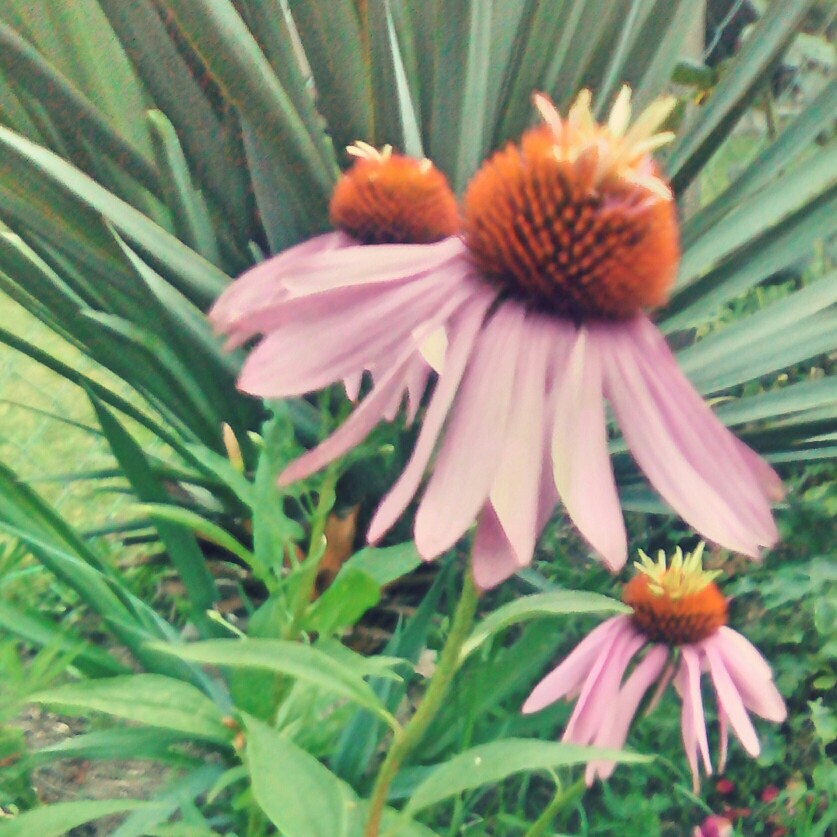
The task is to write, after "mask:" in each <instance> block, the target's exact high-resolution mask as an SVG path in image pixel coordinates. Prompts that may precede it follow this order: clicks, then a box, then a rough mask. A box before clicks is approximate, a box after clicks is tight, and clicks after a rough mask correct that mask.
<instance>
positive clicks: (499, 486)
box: [490, 318, 554, 568]
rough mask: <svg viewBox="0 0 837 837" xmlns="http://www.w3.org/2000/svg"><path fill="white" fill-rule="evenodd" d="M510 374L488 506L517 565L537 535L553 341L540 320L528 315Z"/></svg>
mask: <svg viewBox="0 0 837 837" xmlns="http://www.w3.org/2000/svg"><path fill="white" fill-rule="evenodd" d="M524 327H525V328H526V330H527V333H526V336H525V338H524V340H523V344H522V346H521V348H520V356H519V360H518V364H517V370H516V372H515V381H514V395H513V398H512V403H511V413H510V415H509V421H508V426H507V427H506V434H505V439H504V441H503V446H502V451H501V453H500V462H499V466H498V468H497V473H496V474H495V475H494V481H493V483H492V485H491V492H490V498H491V506H492V507H493V510H494V512H496V515H497V519H498V521H499V522H500V524H501V525H502V527H503V530H504V532H505V535H506V538H507V539H508V542H509V544H510V546H511V548H512V550H513V552H514V555H515V558H516V564H517V567H518V568H519V567H522V566H525V565H526V564H528V563H529V561H531V559H532V553H533V551H534V548H535V539H536V538H537V536H538V534H539V533H540V530H541V527H540V526H539V525H538V510H539V505H540V495H541V487H540V482H541V474H542V472H543V460H544V445H543V438H544V413H545V401H546V378H547V372H548V368H549V361H550V358H551V356H552V354H553V352H554V345H553V342H554V341H553V340H551V339H550V334H549V332H548V330H547V329H546V327H545V324H544V323H543V322H542V321H540V320H539V319H534V318H527V319H526V322H525V324H524Z"/></svg>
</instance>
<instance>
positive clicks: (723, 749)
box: [718, 706, 729, 773]
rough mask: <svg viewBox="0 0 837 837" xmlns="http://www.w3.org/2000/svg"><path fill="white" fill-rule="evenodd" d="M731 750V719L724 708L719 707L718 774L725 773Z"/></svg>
mask: <svg viewBox="0 0 837 837" xmlns="http://www.w3.org/2000/svg"><path fill="white" fill-rule="evenodd" d="M728 750H729V719H728V718H727V713H726V712H724V707H723V706H719V707H718V773H723V772H724V768H726V766H727V751H728Z"/></svg>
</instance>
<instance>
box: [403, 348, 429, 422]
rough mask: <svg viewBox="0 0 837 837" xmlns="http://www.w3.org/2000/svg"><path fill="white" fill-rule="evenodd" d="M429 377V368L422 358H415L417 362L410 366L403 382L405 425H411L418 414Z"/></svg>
mask: <svg viewBox="0 0 837 837" xmlns="http://www.w3.org/2000/svg"><path fill="white" fill-rule="evenodd" d="M429 377H430V367H428V365H427V363H426V362H425V359H424V357H423V356H419V357H417V362H416V363H413V364H411V365H410V369H409V374H408V375H407V376H406V377H405V380H404V390H405V392H406V393H407V416H406V420H407V424H412V423H413V421H414V420H415V418H416V415H417V414H418V411H419V407H421V399H422V396H423V395H424V391H425V390H426V389H427V381H428V378H429Z"/></svg>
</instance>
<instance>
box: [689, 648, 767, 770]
mask: <svg viewBox="0 0 837 837" xmlns="http://www.w3.org/2000/svg"><path fill="white" fill-rule="evenodd" d="M713 639H717V636H715V637H710V638H709V639H705V640H704V641H703V643H702V645H703V651H704V653H705V654H706V659H707V660H708V662H709V672H710V674H711V675H712V683H713V685H714V686H715V694H716V695H717V697H718V704H719V705H720V706H721V708H722V709H723V710H724V712H725V714H726V716H727V718H728V719H729V723H730V726H731V727H732V729H733V732H735V734H736V735H737V736H738V739H739V741H741V744H742V745H743V747H744V749H745V750H746V751H747V752H748V753H749V754H750V755H751V756H753V757H755V756H757V755H758V754H759V752H760V750H761V748H760V746H759V740H758V737H757V736H756V731H755V729H753V723H752V721H751V720H750V717H749V715H747V710H746V709H745V708H744V702H743V701H742V699H741V695H740V693H739V692H738V689H736V687H735V683H733V681H732V678H731V677H730V676H729V673H728V672H727V669H726V667H725V666H724V661H723V658H722V657H721V655H720V653H719V651H718V649H717V645H716V643H715V642H713V641H712V640H713Z"/></svg>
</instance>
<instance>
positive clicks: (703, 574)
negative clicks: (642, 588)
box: [634, 541, 721, 599]
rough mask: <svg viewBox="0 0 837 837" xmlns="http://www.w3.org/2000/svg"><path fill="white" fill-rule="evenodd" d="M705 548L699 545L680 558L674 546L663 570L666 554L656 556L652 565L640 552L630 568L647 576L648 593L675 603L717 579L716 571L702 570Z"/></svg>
mask: <svg viewBox="0 0 837 837" xmlns="http://www.w3.org/2000/svg"><path fill="white" fill-rule="evenodd" d="M705 547H706V544H705V543H703V541H701V542H700V543H699V544H698V546H697V549H695V551H694V552H691V553H688V552H687V553H686V555H685V556H684V555H683V550H682V549H681V548H680V547H679V546H678V547H677V549H676V550H675V551H674V555H673V556H672V559H671V563H670V564H669V565H668V566H666V554H665V552H663V550H662V549H661V550H660V551H659V552H658V553H657V560H656V562H655V561H653V560H652V559H651V558H649V557H648V555H646V554H645V553H644V552H643V551H642V550H641V549H640V550H639V559H640V560H639V561H634V566H635V567H636V568H637V570H639V572H641V573H645V575H647V576H648V579H649V581H648V589H649V590H650V591H651V592H652V593H654V594H655V595H658V596H662V595H666V596H670V597H671V598H672V599H679V598H682V597H683V596H689V595H691V594H693V593H699V592H700V591H701V590H703V588H704V587H708V586H709V585H710V584H711V583H712V582H713V581H714V580H715V579H716V578H717V577H718V576H719V575H721V571H720V570H704V569H703V550H704V549H705Z"/></svg>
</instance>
